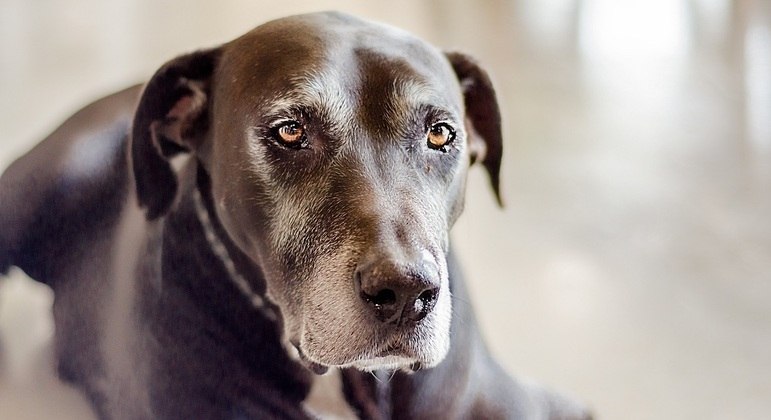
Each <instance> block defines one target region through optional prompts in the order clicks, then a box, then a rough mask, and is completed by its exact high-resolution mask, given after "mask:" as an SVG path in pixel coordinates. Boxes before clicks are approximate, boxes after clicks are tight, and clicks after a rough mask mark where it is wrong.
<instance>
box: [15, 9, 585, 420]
mask: <svg viewBox="0 0 771 420" xmlns="http://www.w3.org/2000/svg"><path fill="white" fill-rule="evenodd" d="M501 147H502V145H501V129H500V115H499V111H498V105H497V103H496V99H495V92H494V91H493V88H492V85H491V83H490V80H489V79H488V77H487V75H486V73H485V72H484V71H483V70H482V69H481V68H480V67H478V66H477V65H476V64H475V63H474V62H473V61H472V60H470V59H469V58H468V57H467V56H465V55H462V54H456V53H449V54H444V53H442V52H440V51H438V50H437V49H436V48H434V47H432V46H430V45H428V44H426V43H425V42H423V41H421V40H419V39H416V38H414V37H412V36H410V35H409V34H407V33H404V32H401V31H399V30H396V29H393V28H390V27H386V26H382V25H378V24H374V23H370V22H365V21H362V20H359V19H356V18H353V17H350V16H345V15H341V14H337V13H322V14H311V15H303V16H295V17H289V18H285V19H280V20H276V21H273V22H270V23H267V24H264V25H262V26H259V27H258V28H256V29H254V30H253V31H251V32H249V33H247V34H246V35H244V36H242V37H240V38H238V39H236V40H234V41H232V42H230V43H227V44H225V45H223V46H221V47H218V48H214V49H209V50H203V51H198V52H194V53H192V54H189V55H185V56H181V57H178V58H176V59H174V60H172V61H170V62H169V63H167V64H166V65H164V66H163V67H161V69H160V70H158V72H157V73H156V74H155V75H154V76H153V78H152V79H151V80H150V81H149V82H148V83H147V84H146V85H144V86H141V87H139V86H137V87H133V88H129V89H127V90H124V91H122V92H119V93H116V94H114V95H112V96H109V97H107V98H104V99H101V100H99V101H97V102H96V103H94V104H92V105H90V106H88V107H86V108H84V109H83V110H81V111H80V112H78V113H77V114H75V115H74V116H73V117H72V118H70V119H69V120H68V121H67V122H65V123H64V124H63V125H62V126H61V127H60V128H58V129H57V130H56V131H55V132H54V133H53V134H52V135H51V136H49V137H48V138H47V139H46V140H44V141H43V142H42V143H40V144H39V145H38V146H37V147H35V148H34V149H33V150H32V151H31V152H29V153H28V154H27V155H26V156H24V157H22V158H21V159H19V160H18V161H16V162H15V163H14V164H13V165H12V166H11V167H10V168H8V169H7V170H6V172H5V173H4V174H3V176H2V178H0V272H6V271H7V270H8V268H9V267H10V266H12V265H13V266H18V267H20V268H21V269H23V270H24V271H25V272H26V273H27V274H29V275H30V276H31V277H33V278H34V279H36V280H39V281H41V282H44V283H46V284H48V285H50V286H51V287H52V288H53V290H54V293H55V301H54V307H53V313H54V319H55V323H56V335H55V347H56V356H57V360H58V371H59V374H60V376H61V377H62V378H63V379H65V380H67V381H70V382H72V383H73V384H75V385H76V386H78V387H79V388H80V389H82V390H83V391H84V392H85V393H86V395H87V396H88V398H89V400H90V401H91V402H92V404H93V407H94V409H95V411H96V412H97V414H98V415H99V417H101V418H120V419H123V418H125V419H145V418H146V419H161V418H162V419H193V418H195V419H225V418H233V419H243V418H292V419H304V418H309V417H310V418H313V417H315V416H322V415H323V413H322V412H321V411H320V410H323V409H324V407H326V408H330V407H331V408H333V409H334V410H336V413H335V415H338V416H346V415H352V416H358V417H360V418H369V419H384V418H436V419H450V418H517V419H545V418H565V419H567V418H570V419H572V418H588V417H589V416H588V414H587V412H586V411H585V409H584V408H583V407H582V406H581V405H580V404H577V403H574V402H572V401H571V400H569V399H566V398H563V397H560V396H558V395H556V394H554V393H551V392H549V391H547V390H545V389H542V388H538V387H536V386H533V385H525V384H523V383H521V382H520V381H517V380H514V379H512V378H510V377H509V376H508V375H506V373H505V372H504V371H503V370H502V369H501V368H500V367H499V366H498V364H496V363H495V362H494V361H493V360H492V359H491V357H490V355H489V354H488V351H487V349H486V348H485V345H484V344H483V341H482V339H481V338H480V336H479V333H478V331H477V327H476V321H475V319H474V316H473V313H472V312H471V309H470V307H469V305H468V297H467V294H466V291H465V289H464V284H463V280H462V278H461V276H460V274H459V273H458V269H457V265H456V263H455V260H454V258H453V256H452V252H451V250H450V244H449V231H450V228H451V227H452V225H453V223H454V222H455V220H456V219H457V218H458V216H459V215H460V214H461V211H462V209H463V197H464V187H465V179H466V171H467V168H468V166H469V164H471V163H474V162H481V164H482V165H483V166H484V168H485V169H486V170H487V172H488V173H489V175H490V180H491V183H492V187H493V190H494V192H495V193H496V195H497V194H498V175H499V167H500V160H501ZM459 302H462V303H461V304H458V303H459ZM327 371H329V372H327Z"/></svg>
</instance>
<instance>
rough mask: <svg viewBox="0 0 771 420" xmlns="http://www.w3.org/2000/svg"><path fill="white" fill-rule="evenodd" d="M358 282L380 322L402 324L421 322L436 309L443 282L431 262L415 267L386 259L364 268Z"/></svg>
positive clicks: (371, 263) (361, 267) (362, 294)
mask: <svg viewBox="0 0 771 420" xmlns="http://www.w3.org/2000/svg"><path fill="white" fill-rule="evenodd" d="M355 281H356V286H357V289H358V292H359V296H360V297H361V299H362V300H363V301H364V302H366V303H367V304H368V305H369V306H370V307H371V308H372V309H373V310H374V312H375V317H376V318H377V319H378V320H380V321H382V322H385V323H388V324H400V323H403V322H417V321H420V320H421V319H423V318H425V317H426V315H428V313H429V312H431V310H432V309H434V305H435V304H436V300H437V298H438V297H439V285H440V281H441V279H440V277H439V270H438V268H437V266H436V264H435V263H433V262H431V261H427V260H424V261H422V262H421V263H420V264H419V265H417V266H414V265H407V264H400V263H399V262H397V261H392V260H389V259H384V260H378V261H373V262H369V263H365V264H363V265H361V266H360V267H359V269H358V270H356V279H355Z"/></svg>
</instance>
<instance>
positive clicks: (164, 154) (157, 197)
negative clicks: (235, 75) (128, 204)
mask: <svg viewBox="0 0 771 420" xmlns="http://www.w3.org/2000/svg"><path fill="white" fill-rule="evenodd" d="M219 56H220V50H219V49H211V50H203V51H196V52H194V53H191V54H188V55H183V56H181V57H177V58H175V59H173V60H171V61H169V62H168V63H166V64H164V65H163V67H161V68H160V69H159V70H158V71H157V72H156V73H155V75H153V77H152V78H151V79H150V81H149V82H148V83H147V85H146V86H145V88H144V91H143V92H142V97H141V99H140V100H139V105H138V107H137V110H136V113H135V114H134V123H133V126H132V129H131V166H132V169H133V171H134V180H135V182H136V191H137V197H138V198H139V205H140V206H142V207H144V208H145V209H146V211H147V213H146V216H147V219H148V220H152V219H155V218H157V217H159V216H161V215H162V214H163V213H165V212H166V210H168V208H169V207H170V206H171V204H172V203H173V202H174V199H175V197H176V192H177V178H176V175H175V174H174V171H173V170H172V167H171V164H170V162H169V160H168V159H169V158H171V157H172V156H174V155H176V154H178V153H180V152H188V151H193V150H195V149H196V148H197V147H198V146H199V145H200V143H201V142H202V141H203V139H204V137H205V135H206V133H207V131H208V128H209V115H208V114H209V103H210V98H209V96H210V94H209V90H210V89H209V88H210V84H211V77H212V74H213V73H214V69H215V67H216V65H217V62H218V60H219Z"/></svg>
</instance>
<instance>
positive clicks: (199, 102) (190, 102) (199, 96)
mask: <svg viewBox="0 0 771 420" xmlns="http://www.w3.org/2000/svg"><path fill="white" fill-rule="evenodd" d="M204 101H205V95H204V93H203V92H201V91H200V90H198V89H193V94H192V95H186V96H183V97H182V98H180V99H179V100H178V101H177V103H175V104H174V107H173V108H171V110H170V111H169V112H168V113H167V114H166V118H168V119H174V120H180V119H185V118H188V119H189V118H190V117H195V116H196V115H197V114H198V113H199V112H200V111H201V109H202V108H203V103H204Z"/></svg>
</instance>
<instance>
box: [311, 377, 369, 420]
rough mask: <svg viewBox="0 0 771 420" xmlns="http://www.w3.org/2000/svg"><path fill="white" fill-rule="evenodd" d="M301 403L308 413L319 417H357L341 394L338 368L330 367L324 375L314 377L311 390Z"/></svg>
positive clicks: (341, 384)
mask: <svg viewBox="0 0 771 420" xmlns="http://www.w3.org/2000/svg"><path fill="white" fill-rule="evenodd" d="M303 405H304V407H305V411H307V412H308V414H310V415H311V416H313V417H315V418H319V419H325V420H326V419H336V420H337V419H339V420H343V419H345V420H347V419H356V418H357V416H356V414H355V413H354V411H353V409H352V408H351V406H350V405H349V404H348V402H347V401H346V400H345V395H343V381H342V375H341V374H340V371H339V370H338V369H331V370H330V371H329V373H327V374H325V375H317V376H315V377H314V381H313V385H312V386H311V392H310V393H309V394H308V397H307V398H306V399H305V401H304V402H303Z"/></svg>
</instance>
